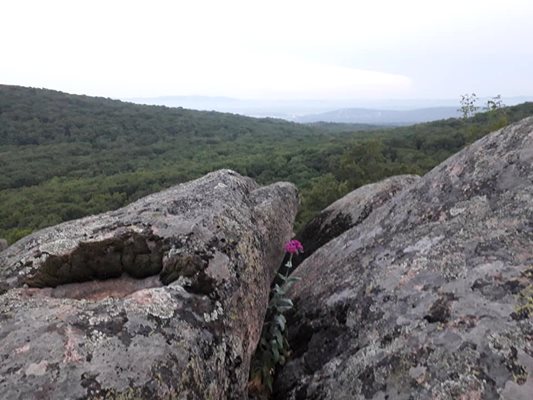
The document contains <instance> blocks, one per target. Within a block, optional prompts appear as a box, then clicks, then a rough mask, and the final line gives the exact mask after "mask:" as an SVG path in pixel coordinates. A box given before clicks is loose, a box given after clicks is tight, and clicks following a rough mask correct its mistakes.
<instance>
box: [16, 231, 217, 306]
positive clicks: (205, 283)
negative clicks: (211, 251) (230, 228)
mask: <svg viewBox="0 0 533 400" xmlns="http://www.w3.org/2000/svg"><path fill="white" fill-rule="evenodd" d="M182 244H183V243H181V244H180V243H178V246H181V245H182ZM171 249H174V250H175V249H176V243H169V242H168V240H167V241H165V240H163V239H161V238H160V237H158V236H155V235H153V234H152V233H138V232H127V233H124V234H122V235H120V236H117V237H113V238H109V239H105V240H102V241H99V242H81V243H79V245H78V247H76V248H75V249H74V250H73V251H72V252H70V253H69V254H65V255H61V256H57V255H49V256H48V258H47V259H46V261H44V263H43V264H42V265H41V267H40V268H39V269H38V270H37V271H36V272H35V273H34V274H33V275H31V276H29V277H28V278H27V279H26V281H25V283H26V284H27V285H28V286H30V287H32V288H55V289H53V290H52V291H51V293H50V294H51V296H53V297H68V298H75V299H82V298H83V299H91V300H101V299H103V298H106V297H124V296H127V295H129V294H131V293H133V292H135V291H137V290H141V289H146V288H151V287H158V286H163V285H168V284H170V283H171V282H173V281H175V280H177V279H178V278H179V277H185V278H189V280H190V281H191V283H190V285H188V287H187V289H188V290H189V291H191V292H194V293H206V292H207V293H209V292H210V291H211V290H212V285H213V282H212V280H211V279H210V277H208V276H207V275H206V274H205V273H204V270H205V269H206V267H207V265H208V257H206V255H203V256H202V255H198V254H190V253H188V252H183V253H181V252H177V251H174V252H173V253H172V254H170V253H171V251H170V250H171Z"/></svg>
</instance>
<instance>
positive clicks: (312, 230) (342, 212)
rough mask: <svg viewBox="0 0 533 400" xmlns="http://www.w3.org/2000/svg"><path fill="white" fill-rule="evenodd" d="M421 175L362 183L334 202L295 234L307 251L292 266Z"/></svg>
mask: <svg viewBox="0 0 533 400" xmlns="http://www.w3.org/2000/svg"><path fill="white" fill-rule="evenodd" d="M419 179H420V177H419V176H417V175H399V176H393V177H391V178H387V179H384V180H382V181H381V182H377V183H372V184H370V185H365V186H362V187H360V188H358V189H356V190H354V191H352V192H350V193H348V194H347V195H346V196H344V197H342V198H341V199H339V200H337V201H336V202H334V203H332V204H331V205H330V206H328V207H327V208H325V209H324V210H323V211H322V212H321V213H320V214H318V215H317V216H316V217H315V218H313V219H312V220H311V221H310V222H309V223H307V225H306V226H305V227H304V228H303V229H302V231H301V232H299V233H298V235H297V236H296V239H298V240H299V241H300V242H301V243H302V244H303V247H304V249H305V252H304V253H303V254H300V255H299V257H298V258H297V259H295V260H294V262H293V266H296V265H298V264H300V263H301V262H302V261H303V260H304V259H305V258H307V257H309V256H310V255H311V254H313V253H314V252H315V251H316V250H317V249H318V248H320V247H322V246H323V245H324V244H326V243H327V242H329V241H330V240H332V239H334V238H336V237H337V236H340V235H341V234H342V233H344V232H346V231H347V230H348V229H350V228H352V227H354V226H356V225H359V224H361V223H362V222H363V221H364V220H365V219H367V218H368V216H369V215H370V214H371V213H372V212H373V211H374V210H376V209H378V208H379V207H381V206H382V205H384V204H385V203H387V202H388V201H390V200H391V199H392V198H393V197H394V196H396V195H397V194H398V193H400V192H401V191H402V190H403V189H405V188H407V187H409V186H411V185H412V184H413V183H415V182H416V181H417V180H419Z"/></svg>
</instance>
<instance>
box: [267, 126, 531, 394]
mask: <svg viewBox="0 0 533 400" xmlns="http://www.w3.org/2000/svg"><path fill="white" fill-rule="evenodd" d="M532 249H533V118H528V119H525V120H523V121H521V122H519V123H517V124H514V125H511V126H509V127H506V128H505V129H503V130H500V131H497V132H494V133H492V134H490V135H488V136H486V137H484V138H483V139H481V140H479V141H478V142H476V143H474V144H473V145H471V146H470V147H468V148H466V149H464V150H463V151H461V152H460V153H458V154H457V155H455V156H453V157H451V158H450V159H448V160H447V161H445V162H444V163H442V164H441V165H439V166H438V167H436V168H435V169H433V170H432V171H431V172H429V173H428V174H427V175H426V176H424V177H423V178H422V179H421V180H420V181H418V182H416V183H415V184H414V185H413V186H411V187H410V188H409V189H408V190H405V191H404V192H402V193H401V194H399V195H398V196H396V197H395V198H394V199H392V200H391V201H390V202H389V203H387V204H385V205H384V206H382V207H381V208H379V209H378V210H376V211H375V212H373V213H372V214H371V215H369V216H368V218H367V219H366V220H365V221H363V222H362V223H361V224H360V225H357V226H355V227H353V228H351V229H350V230H349V231H347V232H345V233H344V234H343V235H341V236H339V237H338V238H336V239H334V240H332V241H330V242H329V243H327V244H326V245H324V246H323V247H321V248H320V249H319V250H317V251H316V252H315V253H314V254H313V255H312V256H311V257H309V258H308V259H306V260H305V261H304V262H303V263H302V264H301V265H300V266H299V267H298V269H297V270H296V271H295V274H296V275H299V276H300V277H301V278H302V279H301V281H299V282H298V283H297V284H296V285H295V286H294V287H293V289H292V291H291V297H292V299H293V301H294V303H295V308H294V310H293V313H292V315H290V317H289V341H290V343H291V347H292V349H293V358H292V360H291V361H289V362H288V363H287V364H286V365H285V367H284V368H282V369H281V370H280V371H279V373H278V376H277V379H276V384H275V386H276V387H275V397H276V398H277V399H450V400H451V399H499V398H503V399H513V400H518V399H529V398H531V393H533V342H532V340H531V338H532V335H533V322H532V319H531V315H530V313H531V310H533V306H530V308H528V307H524V306H523V302H526V301H527V300H528V299H527V296H531V288H532V286H531V285H532V284H533V252H532ZM528 288H529V289H528ZM528 291H529V292H528ZM528 293H529V294H528ZM529 301H531V299H530V298H529ZM531 304H533V303H531Z"/></svg>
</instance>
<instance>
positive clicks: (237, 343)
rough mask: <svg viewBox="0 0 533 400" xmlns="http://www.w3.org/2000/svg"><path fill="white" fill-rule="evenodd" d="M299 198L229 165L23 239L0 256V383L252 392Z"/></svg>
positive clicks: (23, 387) (194, 395)
mask: <svg viewBox="0 0 533 400" xmlns="http://www.w3.org/2000/svg"><path fill="white" fill-rule="evenodd" d="M297 206H298V196H297V191H296V189H295V187H294V186H293V185H292V184H289V183H277V184H273V185H270V186H266V187H258V185H257V184H256V183H255V182H254V181H252V180H251V179H249V178H245V177H242V176H240V175H238V174H237V173H235V172H233V171H230V170H221V171H217V172H214V173H211V174H208V175H206V176H204V177H203V178H201V179H198V180H196V181H191V182H188V183H184V184H181V185H178V186H175V187H172V188H170V189H167V190H165V191H163V192H160V193H155V194H153V195H150V196H147V197H145V198H143V199H140V200H138V201H136V202H135V203H132V204H130V205H128V206H126V207H124V208H122V209H119V210H116V211H112V212H108V213H104V214H101V215H95V216H91V217H87V218H83V219H81V220H75V221H70V222H66V223H63V224H60V225H58V226H54V227H50V228H46V229H44V230H42V231H39V232H36V233H34V234H32V235H30V236H28V237H27V238H24V239H22V240H20V241H19V242H17V243H15V244H14V245H12V246H11V247H9V248H8V249H6V250H5V251H3V252H2V253H1V254H0V282H3V286H2V287H0V360H1V361H2V362H1V363H0V393H2V396H5V397H6V398H43V399H59V398H72V399H82V398H83V399H106V398H123V399H134V398H135V399H140V398H145V399H153V398H179V399H208V398H212V399H219V398H228V399H241V398H243V396H244V395H245V392H246V384H247V379H248V368H249V360H250V357H251V353H252V351H253V349H254V348H255V346H256V344H257V341H258V339H259V334H260V330H261V325H262V321H263V318H264V311H265V309H266V304H267V301H268V290H269V287H270V283H271V281H272V279H273V277H274V274H275V266H276V265H278V264H279V262H280V261H281V259H282V257H283V250H282V246H283V243H284V242H285V241H286V240H288V239H289V238H290V237H291V235H292V223H293V221H294V217H295V215H296V212H297ZM235 316H238V318H235Z"/></svg>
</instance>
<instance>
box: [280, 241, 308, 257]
mask: <svg viewBox="0 0 533 400" xmlns="http://www.w3.org/2000/svg"><path fill="white" fill-rule="evenodd" d="M285 251H286V252H287V253H289V254H296V253H303V251H304V247H303V246H302V244H301V243H300V242H299V241H298V240H290V241H288V242H287V244H286V245H285Z"/></svg>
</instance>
